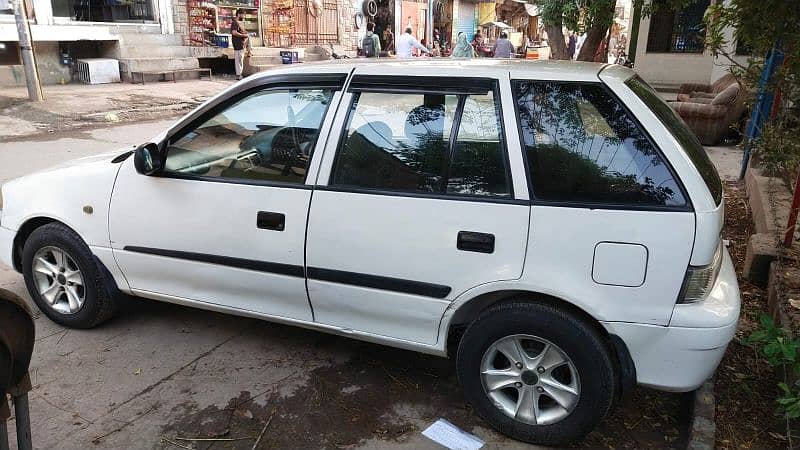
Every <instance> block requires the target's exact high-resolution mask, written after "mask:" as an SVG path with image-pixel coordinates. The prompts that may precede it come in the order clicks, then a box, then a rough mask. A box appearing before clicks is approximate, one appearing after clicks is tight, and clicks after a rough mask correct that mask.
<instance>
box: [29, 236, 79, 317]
mask: <svg viewBox="0 0 800 450" xmlns="http://www.w3.org/2000/svg"><path fill="white" fill-rule="evenodd" d="M32 271H33V279H34V282H35V284H36V289H37V291H38V292H39V295H40V296H41V297H42V299H43V300H44V301H45V303H47V305H48V306H50V307H51V308H52V309H53V310H55V311H56V312H59V313H61V314H75V313H77V312H78V311H80V309H81V308H82V307H83V304H84V302H85V301H86V288H85V283H84V279H83V273H82V272H81V269H80V267H79V266H78V264H76V263H75V260H74V259H73V258H72V257H71V256H70V255H69V254H68V253H67V252H66V251H64V250H63V249H60V248H58V247H52V246H48V247H43V248H41V249H39V251H37V252H36V254H34V256H33V264H32Z"/></svg>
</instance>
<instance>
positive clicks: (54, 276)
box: [22, 223, 114, 328]
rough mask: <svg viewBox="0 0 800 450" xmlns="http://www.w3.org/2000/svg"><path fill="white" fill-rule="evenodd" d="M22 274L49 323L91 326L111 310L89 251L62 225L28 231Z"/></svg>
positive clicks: (111, 307) (29, 290)
mask: <svg viewBox="0 0 800 450" xmlns="http://www.w3.org/2000/svg"><path fill="white" fill-rule="evenodd" d="M22 273H23V275H24V276H25V284H26V286H27V288H28V293H30V295H31V298H33V301H34V302H36V305H37V306H38V307H39V309H40V310H42V312H43V313H44V314H45V315H47V317H49V318H50V320H52V321H53V322H56V323H58V324H60V325H64V326H68V327H73V328H91V327H94V326H95V325H97V324H99V323H101V322H103V321H105V320H107V319H109V318H110V317H111V316H112V315H113V313H114V298H113V297H112V295H111V293H110V292H109V290H108V289H107V286H106V285H105V280H104V278H103V275H102V271H101V268H100V267H99V266H98V264H97V263H96V262H95V260H94V256H93V255H92V252H91V250H89V247H87V246H86V244H85V243H84V242H83V240H82V239H81V238H80V236H78V234H77V233H75V232H74V231H72V230H71V229H70V228H68V227H67V226H65V225H62V224H60V223H49V224H47V225H44V226H42V227H39V228H37V229H36V230H34V231H33V233H31V235H30V236H29V237H28V240H27V241H26V242H25V246H24V248H23V250H22Z"/></svg>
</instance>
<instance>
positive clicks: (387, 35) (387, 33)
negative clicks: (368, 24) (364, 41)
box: [383, 27, 394, 52]
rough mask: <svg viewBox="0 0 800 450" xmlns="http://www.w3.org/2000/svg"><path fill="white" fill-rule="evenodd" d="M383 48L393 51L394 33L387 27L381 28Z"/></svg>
mask: <svg viewBox="0 0 800 450" xmlns="http://www.w3.org/2000/svg"><path fill="white" fill-rule="evenodd" d="M383 48H384V49H385V50H386V51H387V52H392V51H394V33H392V30H390V29H389V27H386V28H384V29H383Z"/></svg>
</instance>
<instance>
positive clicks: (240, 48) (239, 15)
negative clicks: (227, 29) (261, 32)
mask: <svg viewBox="0 0 800 450" xmlns="http://www.w3.org/2000/svg"><path fill="white" fill-rule="evenodd" d="M243 21H244V10H243V9H238V10H236V17H234V18H233V19H232V20H231V40H232V41H233V65H234V67H235V68H236V79H237V80H241V79H242V70H243V69H244V52H245V50H244V49H245V46H246V44H247V40H248V39H249V38H250V35H249V34H247V32H246V31H245V29H244V27H243V26H242V22H243Z"/></svg>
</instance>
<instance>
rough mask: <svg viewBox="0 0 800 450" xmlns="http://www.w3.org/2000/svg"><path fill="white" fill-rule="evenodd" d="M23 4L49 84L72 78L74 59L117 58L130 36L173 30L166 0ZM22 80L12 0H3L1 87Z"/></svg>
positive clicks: (0, 16) (34, 1) (36, 1)
mask: <svg viewBox="0 0 800 450" xmlns="http://www.w3.org/2000/svg"><path fill="white" fill-rule="evenodd" d="M25 4H26V7H27V8H26V9H27V11H28V16H29V23H30V25H31V35H32V38H33V42H34V48H35V50H36V56H37V66H38V69H39V75H40V78H41V80H42V82H43V83H45V84H55V83H67V82H69V81H70V80H71V69H70V58H79V57H102V56H108V57H118V58H119V57H121V56H125V55H124V54H120V46H121V45H125V41H126V39H127V41H128V42H132V41H138V40H137V39H135V38H133V36H136V35H140V34H148V35H154V36H158V35H165V34H167V35H168V34H171V33H173V23H172V5H171V3H170V2H168V1H165V0H26V1H25ZM150 42H152V43H157V42H158V41H153V40H152V39H151V41H150ZM24 83H25V79H24V72H23V70H22V66H21V59H20V53H19V45H18V34H17V28H16V24H15V21H14V14H13V9H12V5H11V0H0V86H15V85H24Z"/></svg>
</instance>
